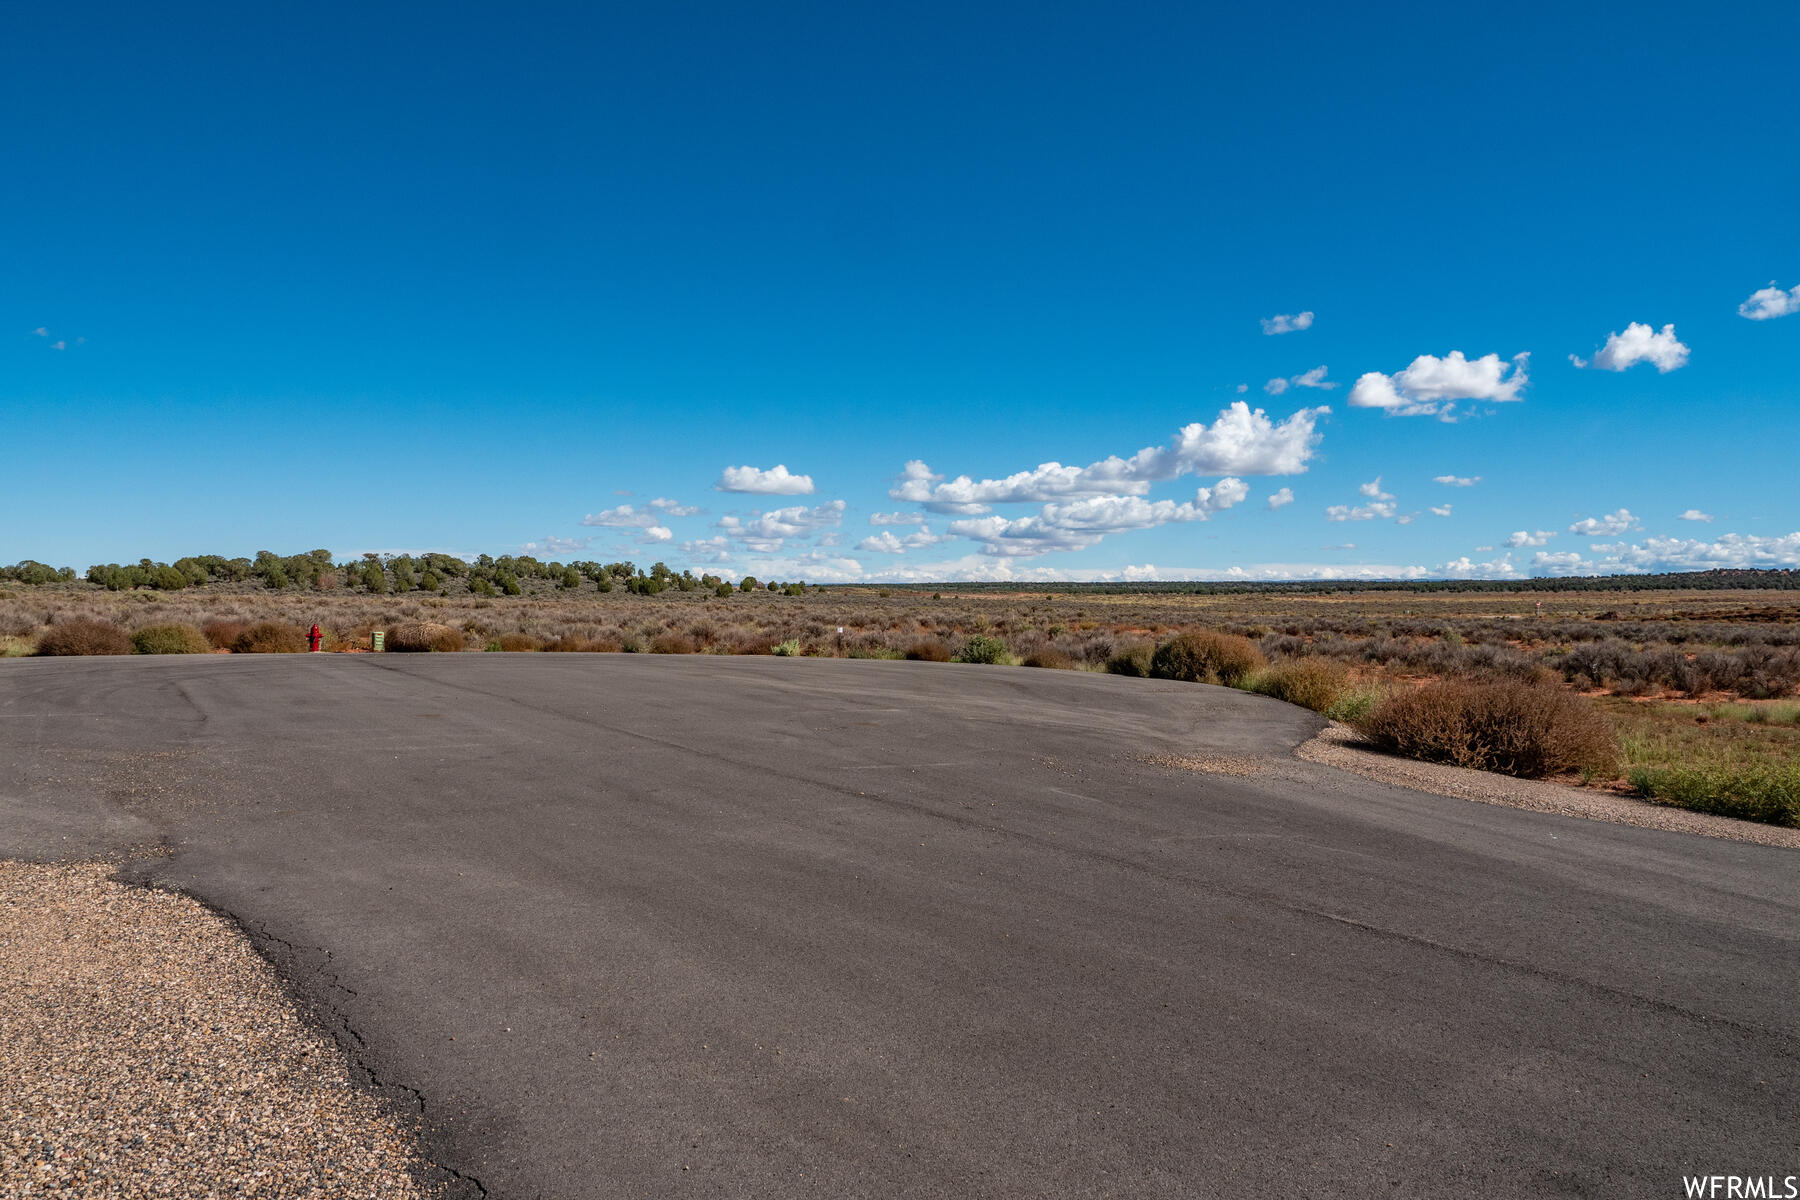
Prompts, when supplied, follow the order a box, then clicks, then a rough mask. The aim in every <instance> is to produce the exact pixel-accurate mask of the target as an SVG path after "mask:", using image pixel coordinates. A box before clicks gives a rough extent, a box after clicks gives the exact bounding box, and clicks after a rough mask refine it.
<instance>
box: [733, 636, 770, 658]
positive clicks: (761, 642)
mask: <svg viewBox="0 0 1800 1200" xmlns="http://www.w3.org/2000/svg"><path fill="white" fill-rule="evenodd" d="M780 644H781V639H780V638H778V637H776V636H775V635H774V634H772V633H752V634H746V635H745V636H743V637H740V638H738V639H737V641H735V642H733V643H731V652H732V653H733V654H773V653H775V647H776V646H779V645H780Z"/></svg>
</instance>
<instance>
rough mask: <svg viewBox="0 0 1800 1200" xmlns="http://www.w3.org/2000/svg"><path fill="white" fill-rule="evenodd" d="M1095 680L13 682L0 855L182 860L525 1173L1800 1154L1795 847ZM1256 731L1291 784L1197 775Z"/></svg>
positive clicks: (1614, 1171)
mask: <svg viewBox="0 0 1800 1200" xmlns="http://www.w3.org/2000/svg"><path fill="white" fill-rule="evenodd" d="M1316 728H1317V719H1316V718H1314V717H1313V716H1312V715H1311V714H1309V713H1305V712H1302V711H1301V710H1298V709H1294V708H1290V707H1288V706H1286V705H1282V704H1278V703H1275V702H1273V701H1270V700H1266V699H1264V698H1261V697H1256V696H1248V695H1242V694H1238V693H1235V692H1229V691H1225V690H1221V689H1214V688H1204V687H1197V686H1191V685H1181V684H1170V683H1162V682H1156V681H1147V680H1129V679H1119V678H1111V677H1104V676H1096V675H1089V674H1077V673H1073V672H1056V671H1030V670H1023V669H1016V668H1012V669H1009V668H983V667H967V666H959V665H950V664H942V665H940V664H931V663H894V662H871V661H840V660H808V659H770V658H736V659H733V658H717V657H648V656H642V657H641V656H631V655H499V654H488V655H481V654H465V655H418V656H404V655H382V656H373V655H360V656H315V657H286V656H281V657H276V656H271V657H250V656H243V657H239V656H230V657H185V658H120V659H87V660H60V661H58V660H31V661H7V662H0V854H6V855H11V856H30V857H81V856H84V855H89V854H92V853H95V852H97V851H101V850H106V849H116V848H119V847H125V846H132V845H144V844H150V843H155V842H158V841H160V842H163V843H165V844H166V845H167V846H168V847H170V848H171V849H172V850H173V851H174V853H173V854H172V855H171V856H168V857H161V858H152V859H147V860H144V861H143V862H142V863H140V864H139V865H138V866H137V867H136V868H135V870H136V872H137V874H138V875H139V876H140V877H141V878H143V879H146V880H149V881H153V882H155V883H157V884H160V885H163V886H167V887H174V888H179V889H182V890H185V891H188V892H191V893H192V894H194V895H196V896H198V897H200V898H201V899H203V900H205V901H207V902H209V903H211V904H213V905H215V906H217V907H219V908H221V909H224V910H226V911H228V912H230V913H231V914H233V915H235V916H236V917H237V918H238V919H239V920H240V921H242V922H243V923H244V925H245V926H246V928H248V929H249V930H250V931H251V932H252V934H253V936H255V937H256V938H257V939H258V941H259V943H260V944H261V945H262V946H263V948H264V949H265V951H266V952H268V953H269V954H270V955H271V956H272V957H274V958H275V959H276V961H277V963H278V964H279V965H281V966H282V967H283V969H284V970H285V971H286V972H287V973H288V975H289V976H290V977H291V979H292V980H293V982H294V985H295V986H296V988H297V989H299V990H300V991H301V992H302V993H303V994H304V995H305V996H307V997H308V998H309V999H311V1000H312V1001H313V1002H314V1003H316V1004H318V1005H319V1006H321V1009H322V1010H323V1011H324V1012H325V1013H326V1014H327V1018H328V1020H329V1022H330V1023H331V1024H332V1025H333V1026H334V1027H335V1029H336V1031H337V1033H338V1035H339V1036H340V1038H341V1039H342V1040H343V1041H344V1043H345V1044H346V1045H347V1046H348V1047H349V1048H350V1049H351V1051H352V1053H353V1054H355V1055H356V1056H357V1058H358V1060H359V1061H360V1063H361V1064H362V1065H363V1066H364V1067H365V1068H366V1069H367V1070H368V1071H369V1072H370V1074H371V1075H372V1076H373V1077H374V1078H375V1079H377V1080H379V1081H380V1082H381V1083H382V1084H384V1085H386V1086H389V1087H391V1088H395V1089H411V1090H412V1091H415V1092H416V1093H417V1094H418V1095H419V1097H420V1098H421V1101H422V1103H423V1105H424V1107H425V1111H426V1114H427V1117H428V1118H429V1119H430V1121H431V1122H432V1123H433V1125H434V1127H435V1128H436V1129H437V1131H438V1134H437V1136H438V1138H439V1141H438V1144H437V1151H438V1153H439V1154H440V1156H441V1157H442V1159H443V1160H444V1161H445V1162H447V1163H450V1164H451V1165H453V1166H454V1167H456V1168H457V1169H459V1170H460V1171H462V1172H464V1173H465V1174H466V1175H467V1176H469V1177H470V1178H471V1179H472V1180H479V1182H480V1184H481V1186H482V1187H484V1188H485V1189H486V1190H487V1192H488V1193H489V1194H490V1195H494V1196H499V1197H588V1196H594V1197H614V1196H732V1197H737V1196H833V1197H835V1196H883V1197H886V1196H956V1197H962V1196H1109V1195H1110V1196H1126V1197H1136V1196H1165V1195H1166V1196H1277V1195H1278V1196H1286V1197H1293V1196H1327V1195H1347V1196H1373V1195H1383V1196H1391V1195H1408V1196H1416V1195H1430V1196H1462V1195H1479V1196H1489V1195H1493V1196H1514V1195H1516V1196H1545V1195H1570V1196H1677V1195H1681V1194H1682V1190H1681V1183H1680V1177H1681V1176H1682V1175H1683V1174H1702V1173H1705V1174H1713V1173H1737V1174H1746V1175H1748V1174H1769V1173H1773V1174H1775V1175H1777V1176H1783V1175H1787V1174H1800V1132H1797V1131H1800V1039H1797V1037H1796V1034H1797V1033H1800V1005H1797V1004H1796V998H1797V997H1800V855H1797V854H1795V853H1794V852H1792V851H1787V850H1779V849H1772V848H1767V847H1760V846H1753V845H1746V844H1741V843H1735V842H1725V841H1713V840H1706V839H1701V838H1695V837H1690V836H1686V835H1682V834H1675V833H1667V832H1661V831H1655V830H1646V829H1637V828H1630V827H1626V826H1620V825H1608V824H1599V823H1590V822H1582V821H1577V820H1572V819H1567V818H1560V817H1552V816H1546V815H1541V814H1535V813H1528V812H1520V811H1515V810H1511V809H1505V808H1496V807H1491V806H1486V805H1478V804H1468V803H1464V802H1460V801H1454V800H1446V799H1442V798H1439V797H1434V796H1426V795H1421V794H1417V793H1412V792H1408V791H1405V790H1402V789H1398V788H1391V787H1387V786H1384V785H1381V784H1377V783H1374V782H1370V781H1368V780H1364V779H1361V778H1355V777H1350V776H1346V775H1343V774H1341V773H1338V772H1334V771H1332V770H1330V769H1329V768H1325V767H1322V766H1315V765H1313V764H1310V763H1305V762H1301V761H1299V760H1296V759H1293V758H1291V757H1290V756H1289V755H1288V754H1287V751H1288V750H1289V749H1291V747H1293V746H1294V745H1296V744H1298V743H1299V742H1301V741H1302V740H1304V739H1305V738H1307V737H1308V736H1310V734H1311V733H1312V732H1313V731H1314V730H1315V729H1316ZM1198 754H1229V755H1238V756H1249V757H1261V758H1264V759H1266V764H1265V769H1264V770H1263V772H1262V773H1260V774H1253V775H1225V774H1213V773H1203V772H1196V771H1192V770H1185V769H1181V768H1179V767H1171V766H1167V765H1157V764H1156V763H1155V762H1154V761H1152V759H1154V758H1155V757H1156V756H1159V755H1185V756H1193V755H1198Z"/></svg>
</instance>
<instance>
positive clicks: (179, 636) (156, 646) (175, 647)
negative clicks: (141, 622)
mask: <svg viewBox="0 0 1800 1200" xmlns="http://www.w3.org/2000/svg"><path fill="white" fill-rule="evenodd" d="M212 648H213V647H212V643H211V642H209V641H207V640H206V635H205V634H204V633H201V632H200V631H199V630H198V629H195V628H194V627H193V626H192V625H146V626H144V627H143V628H142V629H140V630H138V631H137V632H136V633H133V634H132V635H131V649H132V652H133V653H135V654H205V653H206V652H207V651H209V650H211V649H212Z"/></svg>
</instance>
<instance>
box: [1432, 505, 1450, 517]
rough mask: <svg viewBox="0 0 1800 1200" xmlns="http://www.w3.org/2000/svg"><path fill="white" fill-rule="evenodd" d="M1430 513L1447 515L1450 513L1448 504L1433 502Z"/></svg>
mask: <svg viewBox="0 0 1800 1200" xmlns="http://www.w3.org/2000/svg"><path fill="white" fill-rule="evenodd" d="M1431 515H1432V516H1434V517H1447V516H1449V515H1450V506H1449V505H1448V504H1434V505H1432V506H1431Z"/></svg>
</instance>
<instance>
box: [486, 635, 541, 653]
mask: <svg viewBox="0 0 1800 1200" xmlns="http://www.w3.org/2000/svg"><path fill="white" fill-rule="evenodd" d="M493 645H494V648H495V649H497V650H501V651H504V652H506V653H508V654H517V653H521V652H524V651H527V650H542V649H543V648H544V643H543V642H541V641H539V640H538V639H537V638H534V637H532V636H531V635H530V634H529V633H503V634H501V635H500V636H499V637H497V638H495V639H494V642H493Z"/></svg>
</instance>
